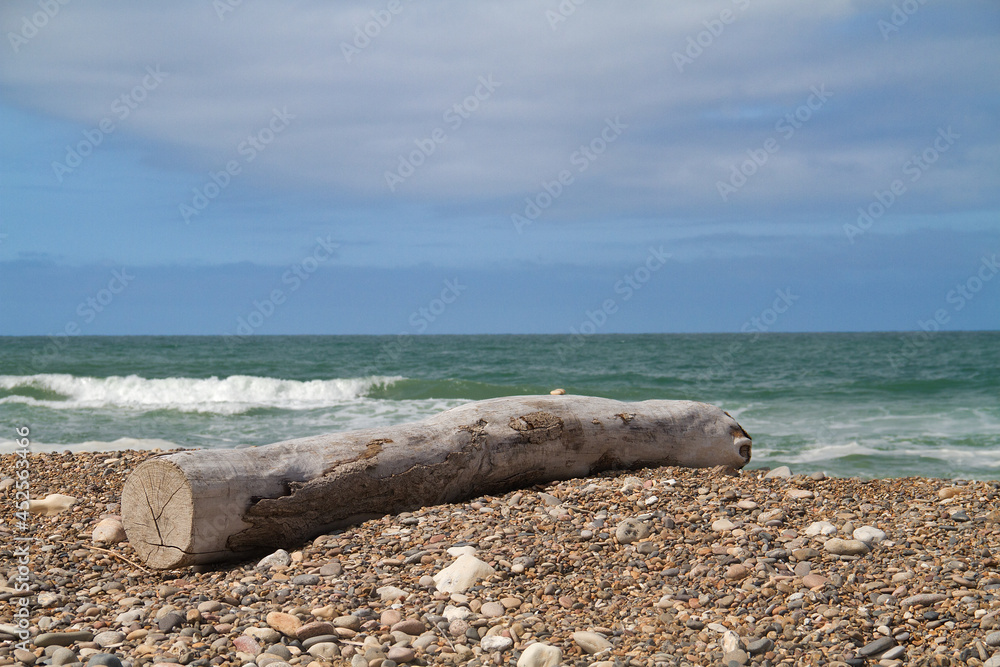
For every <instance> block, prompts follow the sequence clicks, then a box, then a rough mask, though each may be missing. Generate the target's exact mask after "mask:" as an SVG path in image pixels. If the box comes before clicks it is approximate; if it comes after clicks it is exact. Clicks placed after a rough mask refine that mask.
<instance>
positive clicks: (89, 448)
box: [0, 438, 180, 454]
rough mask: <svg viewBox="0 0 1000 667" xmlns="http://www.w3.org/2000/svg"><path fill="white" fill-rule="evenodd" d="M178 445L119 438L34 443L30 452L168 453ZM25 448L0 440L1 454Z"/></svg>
mask: <svg viewBox="0 0 1000 667" xmlns="http://www.w3.org/2000/svg"><path fill="white" fill-rule="evenodd" d="M179 447H180V445H177V444H175V443H173V442H170V441H169V440H159V439H155V438H118V439H117V440H114V441H112V442H101V441H99V440H88V441H87V442H75V443H72V444H61V445H60V444H52V443H45V442H34V441H32V442H31V444H30V447H29V448H28V450H29V451H30V452H33V453H35V452H62V451H65V450H67V449H68V450H69V451H71V452H117V451H122V450H125V449H151V450H152V449H161V450H163V451H168V450H171V449H178V448H179ZM23 449H24V448H23V447H21V446H20V445H18V443H17V442H16V441H14V440H3V439H0V454H11V453H13V452H18V451H22V450H23Z"/></svg>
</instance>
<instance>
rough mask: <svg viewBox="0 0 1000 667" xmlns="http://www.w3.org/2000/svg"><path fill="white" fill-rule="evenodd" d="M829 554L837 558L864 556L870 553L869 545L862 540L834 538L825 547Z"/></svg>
mask: <svg viewBox="0 0 1000 667" xmlns="http://www.w3.org/2000/svg"><path fill="white" fill-rule="evenodd" d="M823 548H824V549H826V550H827V551H828V552H829V553H832V554H834V555H837V556H863V555H865V554H866V553H868V551H869V549H868V545H867V544H865V543H864V542H862V541H861V540H842V539H840V538H839V537H834V538H831V539H829V540H827V541H826V544H824V545H823Z"/></svg>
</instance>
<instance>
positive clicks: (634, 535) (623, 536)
mask: <svg viewBox="0 0 1000 667" xmlns="http://www.w3.org/2000/svg"><path fill="white" fill-rule="evenodd" d="M648 536H649V525H648V524H647V523H646V522H645V521H639V520H638V519H633V518H629V519H625V520H623V521H622V522H621V523H619V524H618V526H617V527H616V528H615V539H616V540H618V543H619V544H631V543H633V542H638V541H639V540H642V539H645V538H646V537H648Z"/></svg>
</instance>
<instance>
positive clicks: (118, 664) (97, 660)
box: [87, 653, 122, 667]
mask: <svg viewBox="0 0 1000 667" xmlns="http://www.w3.org/2000/svg"><path fill="white" fill-rule="evenodd" d="M94 665H107V667H122V661H121V660H119V659H118V656H116V655H112V654H111V653H95V654H94V655H92V656H90V660H88V661H87V667H94Z"/></svg>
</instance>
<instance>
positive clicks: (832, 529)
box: [805, 521, 837, 537]
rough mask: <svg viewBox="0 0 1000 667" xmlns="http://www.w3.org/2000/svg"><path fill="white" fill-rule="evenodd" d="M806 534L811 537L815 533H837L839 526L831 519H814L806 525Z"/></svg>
mask: <svg viewBox="0 0 1000 667" xmlns="http://www.w3.org/2000/svg"><path fill="white" fill-rule="evenodd" d="M805 534H806V535H808V536H810V537H813V536H815V535H836V534H837V527H836V526H834V525H833V524H832V523H830V522H829V521H813V522H812V523H811V524H809V525H808V526H807V527H806V530H805Z"/></svg>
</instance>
